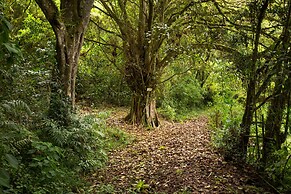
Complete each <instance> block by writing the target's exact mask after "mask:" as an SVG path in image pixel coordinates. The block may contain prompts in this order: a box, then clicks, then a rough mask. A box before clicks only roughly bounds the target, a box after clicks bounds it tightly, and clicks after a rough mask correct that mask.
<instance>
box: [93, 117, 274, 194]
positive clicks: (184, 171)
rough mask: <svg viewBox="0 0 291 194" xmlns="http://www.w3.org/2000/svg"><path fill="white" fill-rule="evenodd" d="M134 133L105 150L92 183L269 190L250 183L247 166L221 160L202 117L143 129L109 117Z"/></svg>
mask: <svg viewBox="0 0 291 194" xmlns="http://www.w3.org/2000/svg"><path fill="white" fill-rule="evenodd" d="M108 122H109V124H110V125H117V126H119V127H120V128H123V129H124V130H125V131H126V132H128V133H130V134H132V135H133V136H135V138H136V141H135V142H134V143H133V144H131V145H129V146H127V147H126V148H123V149H120V150H116V151H113V152H111V153H110V155H109V162H108V166H107V167H106V168H105V169H103V170H101V171H100V172H97V173H96V174H95V175H96V176H95V177H94V182H95V185H98V184H100V183H103V184H111V185H113V186H114V188H115V190H116V191H115V193H134V192H133V191H135V192H140V193H270V192H266V191H265V190H264V189H263V188H257V187H255V186H254V184H256V183H257V182H258V181H257V180H256V179H255V178H254V177H255V176H254V175H253V173H250V172H251V170H250V169H248V168H244V169H239V168H237V167H235V166H234V165H232V164H231V163H228V162H225V161H224V160H223V158H222V157H221V156H219V154H218V153H217V152H216V151H215V149H214V148H213V147H212V146H211V142H210V132H209V130H208V129H207V119H206V118H204V117H200V118H198V119H194V120H191V121H187V122H185V123H169V122H163V123H162V127H161V128H159V129H155V130H151V131H146V130H144V129H140V128H137V127H132V126H128V125H125V124H124V123H123V122H122V121H121V118H118V117H117V118H114V119H110V120H109V121H108Z"/></svg>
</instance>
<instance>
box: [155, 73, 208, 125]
mask: <svg viewBox="0 0 291 194" xmlns="http://www.w3.org/2000/svg"><path fill="white" fill-rule="evenodd" d="M203 94H204V90H203V89H202V88H201V87H200V85H199V83H198V81H197V80H196V79H195V77H194V76H193V75H192V74H187V75H185V76H183V77H180V78H178V79H177V80H173V81H171V83H168V84H167V85H165V87H164V88H163V93H162V96H160V97H159V99H158V106H159V112H160V113H161V114H162V115H163V116H165V117H166V118H168V119H171V120H180V119H183V118H185V117H187V115H190V114H191V113H192V114H193V111H194V110H196V111H197V110H199V109H200V108H202V107H203V106H204V105H205V104H204V98H203Z"/></svg>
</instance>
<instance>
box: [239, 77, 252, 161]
mask: <svg viewBox="0 0 291 194" xmlns="http://www.w3.org/2000/svg"><path fill="white" fill-rule="evenodd" d="M254 99H255V81H254V80H250V83H249V85H248V89H247V99H246V105H245V111H244V115H243V118H242V123H241V130H242V131H241V133H240V134H241V138H240V144H239V146H240V148H238V149H239V151H240V153H241V154H242V155H243V158H245V157H246V155H247V149H248V144H249V135H250V131H251V125H252V122H253V114H254V105H255V103H254Z"/></svg>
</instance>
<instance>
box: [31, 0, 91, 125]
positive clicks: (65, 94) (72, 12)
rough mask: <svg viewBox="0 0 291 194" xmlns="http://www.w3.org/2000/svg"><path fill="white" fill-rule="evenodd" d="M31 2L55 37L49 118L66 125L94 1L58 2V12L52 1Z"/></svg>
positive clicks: (66, 0)
mask: <svg viewBox="0 0 291 194" xmlns="http://www.w3.org/2000/svg"><path fill="white" fill-rule="evenodd" d="M35 1H36V3H37V4H38V5H39V7H40V8H41V10H42V11H43V13H44V15H45V17H46V18H47V20H48V21H49V23H50V24H51V26H52V28H53V31H54V33H55V36H56V52H57V53H56V59H57V65H56V67H55V68H54V70H53V74H52V82H53V83H52V91H51V92H52V94H51V102H50V109H49V117H51V118H53V119H55V120H57V121H60V122H61V123H62V124H65V125H67V124H68V122H69V119H68V118H69V113H70V112H71V110H73V109H74V108H75V84H76V75H77V67H78V62H79V56H80V51H81V47H82V45H83V40H84V32H85V30H86V28H87V25H88V22H89V19H90V12H91V9H92V7H93V2H94V0H79V1H71V0H61V1H60V7H59V8H58V6H57V4H56V3H55V1H53V0H35Z"/></svg>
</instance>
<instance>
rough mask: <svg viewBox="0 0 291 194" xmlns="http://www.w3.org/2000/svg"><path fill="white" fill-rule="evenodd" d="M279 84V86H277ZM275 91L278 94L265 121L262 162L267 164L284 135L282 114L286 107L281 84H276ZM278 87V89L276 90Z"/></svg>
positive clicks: (282, 140) (282, 141) (279, 145)
mask: <svg viewBox="0 0 291 194" xmlns="http://www.w3.org/2000/svg"><path fill="white" fill-rule="evenodd" d="M278 84H279V85H278ZM276 85H277V86H275V89H279V91H278V92H279V93H277V95H275V97H274V98H273V99H272V100H271V104H270V106H269V110H268V116H267V120H266V128H265V135H264V140H263V142H264V143H263V150H264V153H263V162H267V160H268V158H269V157H270V155H271V154H272V153H273V152H274V151H275V150H279V149H280V148H281V145H282V143H284V141H285V139H286V138H285V137H284V136H285V134H284V133H282V132H281V126H282V121H283V112H284V109H285V105H286V95H285V94H284V93H281V92H282V82H281V83H277V84H276ZM278 87H279V88H278Z"/></svg>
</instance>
